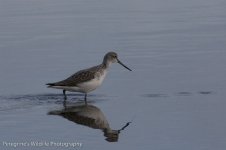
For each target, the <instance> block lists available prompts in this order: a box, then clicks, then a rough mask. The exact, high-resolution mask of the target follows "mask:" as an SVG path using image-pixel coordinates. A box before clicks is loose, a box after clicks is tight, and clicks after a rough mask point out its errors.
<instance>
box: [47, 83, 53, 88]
mask: <svg viewBox="0 0 226 150" xmlns="http://www.w3.org/2000/svg"><path fill="white" fill-rule="evenodd" d="M46 85H48V87H52V86H54V85H55V83H46Z"/></svg>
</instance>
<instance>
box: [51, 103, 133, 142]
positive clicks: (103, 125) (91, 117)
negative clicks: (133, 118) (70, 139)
mask: <svg viewBox="0 0 226 150" xmlns="http://www.w3.org/2000/svg"><path fill="white" fill-rule="evenodd" d="M48 114H49V115H59V116H62V117H64V118H66V119H68V120H70V121H73V122H75V123H77V124H80V125H84V126H88V127H91V128H94V129H100V130H102V131H103V132H104V136H105V137H106V139H105V140H107V141H108V142H117V141H118V138H119V134H120V132H121V131H122V130H124V129H125V128H126V127H127V126H129V124H130V123H131V122H128V123H126V125H124V126H123V127H122V128H121V129H119V130H112V129H111V128H110V125H109V123H108V121H107V119H106V117H105V116H104V114H103V112H102V111H101V110H100V109H99V108H98V107H96V106H94V105H90V104H88V105H73V106H66V105H65V108H64V109H62V110H55V111H50V112H49V113H48Z"/></svg>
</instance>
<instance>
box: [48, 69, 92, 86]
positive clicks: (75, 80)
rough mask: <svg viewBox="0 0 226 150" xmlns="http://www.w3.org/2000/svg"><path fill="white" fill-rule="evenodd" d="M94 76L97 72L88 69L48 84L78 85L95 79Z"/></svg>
mask: <svg viewBox="0 0 226 150" xmlns="http://www.w3.org/2000/svg"><path fill="white" fill-rule="evenodd" d="M94 77H95V73H94V72H93V71H90V70H88V69H87V70H81V71H79V72H77V73H75V74H73V75H72V76H70V77H69V78H67V79H65V80H62V81H59V82H55V83H47V84H46V85H49V86H50V87H51V86H77V85H78V84H79V83H82V82H86V81H89V80H92V79H94Z"/></svg>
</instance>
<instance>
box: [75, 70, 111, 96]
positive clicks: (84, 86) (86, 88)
mask: <svg viewBox="0 0 226 150" xmlns="http://www.w3.org/2000/svg"><path fill="white" fill-rule="evenodd" d="M106 74H107V72H106V71H105V72H104V73H103V74H102V75H100V76H97V77H95V78H94V79H92V80H90V81H87V82H83V83H80V84H78V87H79V88H80V90H81V91H82V92H84V93H88V92H91V91H93V90H95V89H96V88H97V87H99V86H100V85H101V84H102V82H103V80H104V78H105V76H106Z"/></svg>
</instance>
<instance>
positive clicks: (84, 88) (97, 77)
mask: <svg viewBox="0 0 226 150" xmlns="http://www.w3.org/2000/svg"><path fill="white" fill-rule="evenodd" d="M116 62H117V63H119V64H121V65H122V66H123V67H125V68H126V69H128V70H130V71H132V70H131V69H129V68H128V67H127V66H125V65H124V64H123V63H122V62H121V61H119V59H118V56H117V54H116V53H115V52H109V53H107V54H106V55H105V56H104V59H103V62H102V63H101V64H100V65H97V66H94V67H91V68H88V69H84V70H80V71H78V72H76V73H75V74H73V75H72V76H70V77H69V78H67V79H65V80H62V81H58V82H54V83H47V84H46V85H48V87H49V88H56V89H63V94H64V97H65V99H66V98H67V96H66V91H72V92H82V93H85V101H86V95H87V93H88V92H91V91H93V90H95V89H96V88H97V87H99V86H100V85H101V84H102V82H103V80H104V78H105V76H106V74H107V69H108V68H109V66H110V65H111V64H112V63H116Z"/></svg>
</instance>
